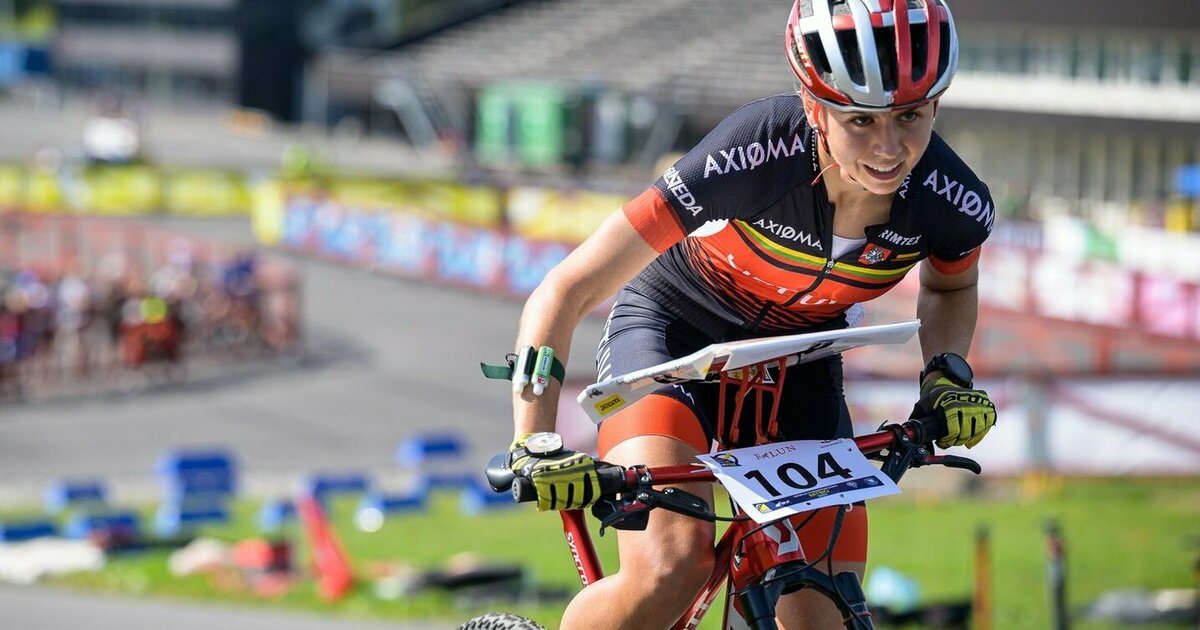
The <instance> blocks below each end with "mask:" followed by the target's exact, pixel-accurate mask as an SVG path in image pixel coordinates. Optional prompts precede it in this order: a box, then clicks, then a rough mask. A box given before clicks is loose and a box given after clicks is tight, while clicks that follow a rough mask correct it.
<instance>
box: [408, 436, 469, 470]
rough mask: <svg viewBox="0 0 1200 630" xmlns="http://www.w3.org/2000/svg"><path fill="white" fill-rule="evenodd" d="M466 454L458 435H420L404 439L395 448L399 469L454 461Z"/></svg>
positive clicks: (463, 443) (461, 439) (460, 437)
mask: <svg viewBox="0 0 1200 630" xmlns="http://www.w3.org/2000/svg"><path fill="white" fill-rule="evenodd" d="M465 453H466V445H465V441H464V440H463V438H462V436H461V435H459V434H458V433H452V432H440V433H422V434H417V435H413V436H410V437H407V438H405V439H404V440H402V441H401V442H400V446H398V447H397V448H396V463H397V464H398V465H399V466H400V467H401V468H415V467H417V466H418V465H420V464H423V463H426V462H427V461H429V460H433V459H438V460H456V459H459V458H461V457H462V456H463V455H464V454H465Z"/></svg>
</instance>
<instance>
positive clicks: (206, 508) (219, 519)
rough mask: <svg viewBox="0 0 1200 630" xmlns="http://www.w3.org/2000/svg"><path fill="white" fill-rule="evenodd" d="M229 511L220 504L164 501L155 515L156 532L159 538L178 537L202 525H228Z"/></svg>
mask: <svg viewBox="0 0 1200 630" xmlns="http://www.w3.org/2000/svg"><path fill="white" fill-rule="evenodd" d="M228 522H229V509H228V508H227V507H225V506H224V505H221V504H218V503H197V502H185V501H164V502H163V503H160V504H159V506H158V511H157V512H155V514H154V530H155V532H156V533H157V534H158V535H159V536H164V537H169V536H178V535H180V534H184V533H187V532H190V531H192V530H194V529H196V528H197V527H199V526H202V525H211V524H214V523H220V524H223V523H228Z"/></svg>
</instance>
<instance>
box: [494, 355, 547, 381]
mask: <svg viewBox="0 0 1200 630" xmlns="http://www.w3.org/2000/svg"><path fill="white" fill-rule="evenodd" d="M504 360H505V361H506V363H505V364H504V365H488V364H487V363H483V362H482V361H481V362H480V363H479V369H480V370H482V371H483V375H484V376H486V377H487V378H494V379H503V380H506V381H511V380H512V377H513V371H514V370H515V369H516V365H517V355H515V354H508V355H505V357H504ZM525 372H526V373H527V374H533V362H532V361H530V362H529V365H528V366H527V368H526V370H525ZM550 376H551V377H553V378H554V379H555V380H557V381H558V382H559V384H562V382H563V379H564V378H566V376H567V369H566V368H565V367H563V364H562V361H559V360H558V357H554V362H553V363H551V364H550Z"/></svg>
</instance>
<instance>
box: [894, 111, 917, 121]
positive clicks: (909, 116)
mask: <svg viewBox="0 0 1200 630" xmlns="http://www.w3.org/2000/svg"><path fill="white" fill-rule="evenodd" d="M920 117H921V115H920V114H918V113H917V110H915V109H910V110H908V111H906V112H902V113H901V114H900V115H899V116H897V118H898V119H900V122H912V121H914V120H916V119H918V118H920Z"/></svg>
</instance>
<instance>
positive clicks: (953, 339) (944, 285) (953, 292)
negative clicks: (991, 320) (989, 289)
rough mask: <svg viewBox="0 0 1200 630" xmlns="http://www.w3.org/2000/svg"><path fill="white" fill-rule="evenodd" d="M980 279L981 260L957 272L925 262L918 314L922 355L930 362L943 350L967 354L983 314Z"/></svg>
mask: <svg viewBox="0 0 1200 630" xmlns="http://www.w3.org/2000/svg"><path fill="white" fill-rule="evenodd" d="M978 281H979V261H978V259H976V260H975V261H973V262H972V263H971V264H970V266H968V267H966V268H965V269H963V270H962V271H959V272H958V273H954V274H947V273H942V272H941V271H938V270H937V269H936V268H935V265H933V264H931V263H930V261H928V260H926V261H925V264H923V265H921V291H920V293H919V294H918V296H917V317H918V318H920V320H921V332H920V339H921V354H922V355H923V357H924V361H925V362H926V363H927V362H928V361H929V360H930V359H932V358H933V357H934V355H937V354H940V353H942V352H953V353H955V354H958V355H960V356H964V357H965V356H967V351H968V350H970V349H971V338H972V337H973V336H974V334H975V319H976V317H977V315H978V313H979V293H978V290H977V284H978Z"/></svg>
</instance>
